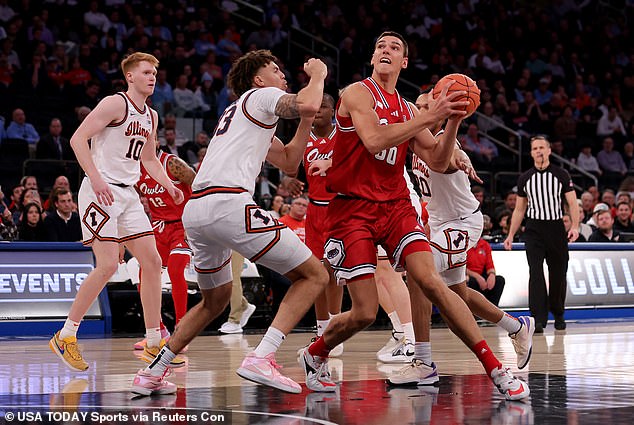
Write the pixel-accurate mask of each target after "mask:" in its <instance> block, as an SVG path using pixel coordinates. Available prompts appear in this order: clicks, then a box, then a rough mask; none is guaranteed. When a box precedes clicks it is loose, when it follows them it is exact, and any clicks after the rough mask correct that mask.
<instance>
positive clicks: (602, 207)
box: [586, 202, 612, 231]
mask: <svg viewBox="0 0 634 425" xmlns="http://www.w3.org/2000/svg"><path fill="white" fill-rule="evenodd" d="M604 211H608V212H610V215H612V212H611V211H610V207H608V205H607V204H604V203H603V202H599V203H597V204H596V205H595V206H594V208H593V209H592V217H590V219H589V220H588V221H586V224H587V225H588V226H590V227H592V231H594V230H595V229H596V228H597V227H598V222H597V216H598V215H599V213H602V212H604Z"/></svg>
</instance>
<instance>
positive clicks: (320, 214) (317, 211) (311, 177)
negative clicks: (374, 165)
mask: <svg viewBox="0 0 634 425" xmlns="http://www.w3.org/2000/svg"><path fill="white" fill-rule="evenodd" d="M334 111H335V100H334V99H333V98H332V96H330V95H329V94H324V97H323V100H322V102H321V107H320V108H319V112H317V115H315V121H313V129H312V131H311V132H310V140H308V144H307V145H306V152H305V153H304V169H305V171H306V180H307V183H308V200H309V204H308V211H306V245H307V246H308V248H310V250H311V251H312V253H313V255H314V256H315V257H317V258H319V259H323V258H324V243H325V242H326V233H325V231H324V229H326V228H327V224H326V211H327V210H328V204H329V203H330V201H331V200H332V199H333V198H334V197H335V194H334V193H330V192H328V190H326V169H327V168H328V167H330V163H331V161H330V158H331V156H332V151H333V148H334V135H335V126H334V125H333V123H332V118H333V115H334ZM342 298H343V287H341V286H338V285H337V282H335V280H334V276H332V275H331V281H330V282H329V283H328V286H327V287H326V290H325V291H324V292H322V293H321V295H320V296H319V297H317V299H316V300H315V317H316V319H317V336H318V337H320V336H321V335H322V334H323V333H324V331H325V330H326V328H327V327H328V324H329V323H330V317H331V315H332V316H334V315H336V314H338V313H340V312H341V300H342ZM342 353H343V345H338V346H337V347H335V349H334V350H333V351H332V352H331V353H330V356H331V357H333V356H339V355H341V354H342Z"/></svg>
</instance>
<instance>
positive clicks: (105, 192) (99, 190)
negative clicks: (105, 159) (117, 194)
mask: <svg viewBox="0 0 634 425" xmlns="http://www.w3.org/2000/svg"><path fill="white" fill-rule="evenodd" d="M90 186H92V191H93V192H95V196H96V197H97V202H99V203H100V204H101V205H106V206H110V205H112V204H113V202H114V195H113V194H112V191H111V190H110V185H108V183H106V182H105V181H104V179H103V178H102V177H101V176H100V175H98V176H96V177H92V178H91V179H90Z"/></svg>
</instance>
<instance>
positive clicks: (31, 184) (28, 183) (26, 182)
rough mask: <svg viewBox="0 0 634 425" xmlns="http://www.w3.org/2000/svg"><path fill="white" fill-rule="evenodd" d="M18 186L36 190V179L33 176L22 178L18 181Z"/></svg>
mask: <svg viewBox="0 0 634 425" xmlns="http://www.w3.org/2000/svg"><path fill="white" fill-rule="evenodd" d="M20 184H21V185H22V186H23V187H24V189H35V190H36V191H37V190H38V185H37V178H36V177H35V176H24V177H22V179H21V180H20Z"/></svg>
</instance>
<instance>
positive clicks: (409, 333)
mask: <svg viewBox="0 0 634 425" xmlns="http://www.w3.org/2000/svg"><path fill="white" fill-rule="evenodd" d="M403 333H404V334H405V339H406V340H408V341H409V342H411V343H412V344H413V343H414V341H416V337H415V336H414V324H413V323H412V322H409V323H403Z"/></svg>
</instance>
